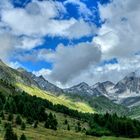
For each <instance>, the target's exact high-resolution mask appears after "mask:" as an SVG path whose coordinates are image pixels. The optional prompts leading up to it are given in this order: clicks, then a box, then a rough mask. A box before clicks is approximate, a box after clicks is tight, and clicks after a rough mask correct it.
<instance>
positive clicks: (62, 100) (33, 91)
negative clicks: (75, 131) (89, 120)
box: [17, 83, 95, 113]
mask: <svg viewBox="0 0 140 140" xmlns="http://www.w3.org/2000/svg"><path fill="white" fill-rule="evenodd" d="M17 86H18V87H19V88H21V89H22V90H24V91H25V92H27V93H28V94H30V95H32V96H34V95H36V96H37V97H40V98H43V99H47V100H49V101H51V102H52V103H54V104H62V105H65V106H67V107H69V108H70V109H74V110H78V111H80V112H89V113H94V112H95V111H94V110H93V108H92V107H90V105H89V104H86V103H83V102H74V101H72V100H71V99H69V98H68V97H66V96H64V95H61V96H55V95H54V94H51V93H49V92H46V91H43V90H40V89H39V88H37V87H29V86H26V85H24V84H21V83H17Z"/></svg>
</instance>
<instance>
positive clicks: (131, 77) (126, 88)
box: [0, 60, 140, 119]
mask: <svg viewBox="0 0 140 140" xmlns="http://www.w3.org/2000/svg"><path fill="white" fill-rule="evenodd" d="M0 79H3V80H6V81H8V82H9V83H11V84H14V85H16V87H17V89H18V90H23V91H25V92H27V93H29V94H30V95H36V96H39V97H41V98H46V99H49V100H50V101H52V103H56V104H64V105H65V106H68V107H70V108H72V109H77V110H78V109H79V111H83V112H91V113H93V112H98V113H105V112H110V113H117V114H120V115H125V114H127V115H129V116H132V117H134V118H137V119H139V118H140V112H138V109H139V108H140V73H139V71H135V72H132V73H130V74H128V75H127V76H125V77H124V78H122V80H120V81H118V82H117V83H113V82H110V81H105V82H98V83H96V84H93V85H92V86H90V85H88V84H87V83H85V82H81V83H79V84H78V85H74V86H72V87H70V88H67V89H61V88H59V87H57V86H56V85H54V84H52V83H50V82H49V81H47V80H46V79H45V78H44V77H43V76H39V77H38V76H36V75H34V74H33V73H31V72H28V71H26V70H25V69H23V68H18V69H13V68H11V67H9V66H7V65H6V64H5V63H4V62H3V61H2V60H0Z"/></svg>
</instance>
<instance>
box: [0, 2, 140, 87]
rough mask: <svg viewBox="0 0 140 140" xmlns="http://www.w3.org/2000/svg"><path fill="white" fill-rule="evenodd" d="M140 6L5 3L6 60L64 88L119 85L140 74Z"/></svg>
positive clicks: (1, 8)
mask: <svg viewBox="0 0 140 140" xmlns="http://www.w3.org/2000/svg"><path fill="white" fill-rule="evenodd" d="M139 7H140V2H139V0H135V2H132V1H131V0H127V1H122V0H55V1H52V0H1V1H0V17H1V20H0V42H1V43H0V45H1V46H3V47H2V48H1V49H0V53H1V54H3V55H2V56H1V59H3V61H5V62H6V63H7V64H9V65H10V66H12V67H14V68H17V67H24V68H25V69H27V70H28V71H31V72H33V73H34V74H36V75H43V76H44V77H45V78H46V79H47V80H49V81H51V82H52V83H54V84H57V85H58V86H62V87H68V86H71V85H73V84H78V83H80V82H82V81H85V82H87V83H88V84H90V85H91V84H94V83H96V82H98V81H99V82H102V81H105V80H111V81H113V82H116V81H117V80H119V79H121V78H122V77H123V76H124V75H126V74H128V73H129V72H131V71H134V70H136V69H139V59H140V58H139V53H138V52H139V51H140V50H139V47H138V44H139V43H140V39H139V33H140V30H139V29H140V28H139V26H140V24H139V22H140V18H139V12H140V8H139ZM122 19H123V20H122ZM135 54H137V55H135ZM112 74H113V76H112ZM118 75H119V76H118Z"/></svg>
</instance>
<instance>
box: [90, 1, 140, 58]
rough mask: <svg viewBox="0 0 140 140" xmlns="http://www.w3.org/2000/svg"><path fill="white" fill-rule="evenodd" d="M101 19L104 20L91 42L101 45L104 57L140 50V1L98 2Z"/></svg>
mask: <svg viewBox="0 0 140 140" xmlns="http://www.w3.org/2000/svg"><path fill="white" fill-rule="evenodd" d="M99 11H100V16H101V20H102V21H105V23H104V24H103V25H102V27H101V28H100V30H99V34H98V36H97V37H96V38H94V39H93V42H96V43H97V44H99V45H101V49H102V51H103V53H104V56H105V58H109V57H117V58H120V57H130V56H133V55H134V54H135V53H136V52H138V51H139V50H140V47H139V44H140V39H139V33H140V16H139V13H140V1H139V0H135V2H134V1H132V0H125V1H122V0H113V1H112V2H111V3H109V4H107V5H100V4H99Z"/></svg>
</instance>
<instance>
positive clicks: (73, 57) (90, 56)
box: [38, 42, 101, 84]
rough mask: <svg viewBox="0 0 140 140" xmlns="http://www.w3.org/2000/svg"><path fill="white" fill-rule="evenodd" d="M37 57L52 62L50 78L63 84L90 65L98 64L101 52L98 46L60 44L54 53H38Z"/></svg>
mask: <svg viewBox="0 0 140 140" xmlns="http://www.w3.org/2000/svg"><path fill="white" fill-rule="evenodd" d="M38 57H39V58H40V59H43V60H46V61H50V62H53V69H52V72H51V74H50V77H51V79H53V81H59V82H61V83H63V84H64V83H66V82H68V81H70V80H71V79H72V78H74V77H76V76H77V75H79V74H80V73H81V72H82V71H83V70H86V69H88V68H89V66H90V65H93V64H96V63H98V62H99V61H100V58H101V51H100V49H99V47H98V45H96V44H92V43H88V42H86V43H79V44H78V45H74V46H64V45H63V44H60V45H58V47H57V48H56V50H55V51H51V50H42V51H40V53H39V56H38Z"/></svg>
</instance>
